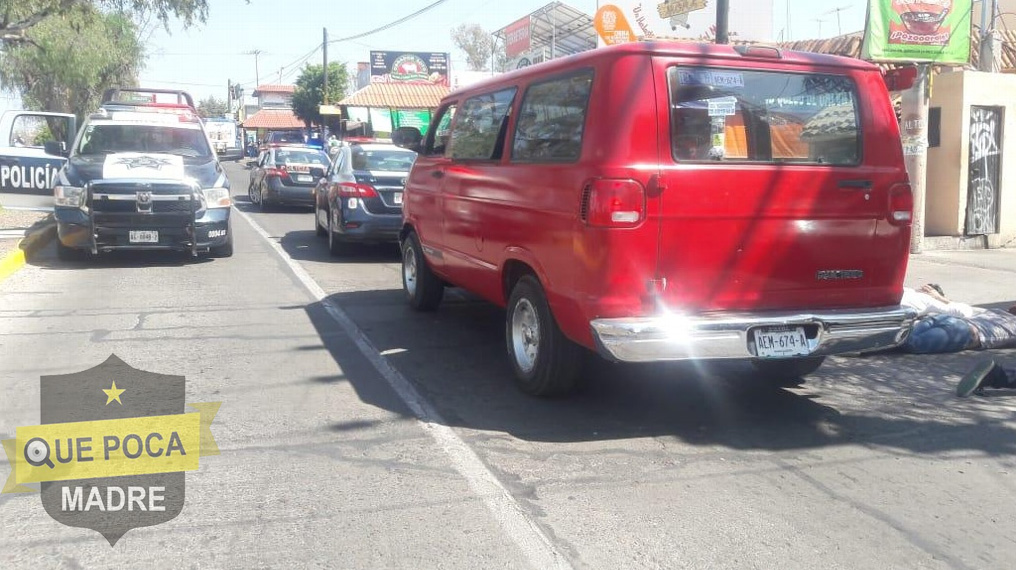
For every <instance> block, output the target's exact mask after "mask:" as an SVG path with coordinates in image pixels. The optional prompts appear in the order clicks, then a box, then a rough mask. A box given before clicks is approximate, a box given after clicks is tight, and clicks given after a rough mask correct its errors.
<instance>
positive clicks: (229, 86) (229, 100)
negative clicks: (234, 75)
mask: <svg viewBox="0 0 1016 570" xmlns="http://www.w3.org/2000/svg"><path fill="white" fill-rule="evenodd" d="M226 112H227V113H229V114H232V113H233V80H232V79H227V80H226Z"/></svg>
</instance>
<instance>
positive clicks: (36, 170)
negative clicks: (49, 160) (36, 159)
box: [0, 164, 60, 190]
mask: <svg viewBox="0 0 1016 570" xmlns="http://www.w3.org/2000/svg"><path fill="white" fill-rule="evenodd" d="M59 172H60V167H59V166H54V165H52V164H47V165H45V166H24V165H17V164H15V165H13V166H12V165H7V164H5V165H2V166H0V188H17V189H21V190H48V189H50V188H52V187H53V184H54V182H56V177H57V174H58V173H59Z"/></svg>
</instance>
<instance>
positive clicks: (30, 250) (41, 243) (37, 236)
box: [0, 214, 56, 281]
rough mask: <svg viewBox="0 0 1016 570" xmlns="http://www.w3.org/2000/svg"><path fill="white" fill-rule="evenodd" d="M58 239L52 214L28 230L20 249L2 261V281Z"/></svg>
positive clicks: (0, 274)
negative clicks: (54, 239)
mask: <svg viewBox="0 0 1016 570" xmlns="http://www.w3.org/2000/svg"><path fill="white" fill-rule="evenodd" d="M55 237H56V220H54V219H53V216H52V214H51V215H49V216H47V217H45V218H43V219H42V220H41V221H40V222H38V223H36V224H35V225H34V226H32V228H31V229H29V230H28V232H27V235H25V237H24V238H23V239H21V241H19V242H18V247H17V249H15V250H14V251H12V252H11V253H9V254H7V255H6V256H5V257H4V258H3V259H0V281H3V280H4V279H7V278H8V277H10V276H11V275H13V274H14V273H15V272H17V271H18V270H19V269H21V268H22V267H24V266H25V264H26V263H27V262H28V260H29V259H31V258H32V257H34V256H35V254H36V253H38V251H39V250H40V249H42V248H44V247H46V246H47V245H49V242H50V241H52V240H53V238H55Z"/></svg>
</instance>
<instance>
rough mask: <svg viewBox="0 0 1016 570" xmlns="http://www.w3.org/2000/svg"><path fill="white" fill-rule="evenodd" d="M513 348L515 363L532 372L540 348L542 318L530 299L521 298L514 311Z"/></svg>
mask: <svg viewBox="0 0 1016 570" xmlns="http://www.w3.org/2000/svg"><path fill="white" fill-rule="evenodd" d="M512 348H513V350H512V353H513V354H514V356H515V363H516V364H518V365H519V368H521V369H522V371H523V372H526V373H529V372H531V371H532V370H533V368H535V367H536V358H537V356H538V355H539V350H540V318H539V316H538V315H537V313H536V308H535V307H533V304H532V303H530V302H529V299H520V300H519V302H518V303H516V304H515V308H514V310H513V311H512Z"/></svg>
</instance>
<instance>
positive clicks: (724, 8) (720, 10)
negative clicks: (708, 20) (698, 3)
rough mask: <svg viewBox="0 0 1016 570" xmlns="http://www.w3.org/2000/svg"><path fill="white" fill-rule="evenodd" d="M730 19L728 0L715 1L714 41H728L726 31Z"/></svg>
mask: <svg viewBox="0 0 1016 570" xmlns="http://www.w3.org/2000/svg"><path fill="white" fill-rule="evenodd" d="M729 21H730V0H717V1H716V43H718V44H728V43H730V34H729V32H728V28H729Z"/></svg>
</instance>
